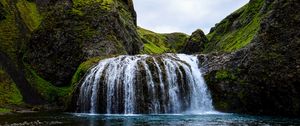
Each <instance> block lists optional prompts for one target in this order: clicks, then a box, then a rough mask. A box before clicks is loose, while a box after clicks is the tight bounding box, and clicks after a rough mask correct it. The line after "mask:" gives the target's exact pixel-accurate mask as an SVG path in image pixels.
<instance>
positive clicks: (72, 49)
mask: <svg viewBox="0 0 300 126" xmlns="http://www.w3.org/2000/svg"><path fill="white" fill-rule="evenodd" d="M51 2H53V1H50V2H48V3H40V4H48V6H49V7H47V9H45V8H43V9H44V10H46V11H45V14H46V17H45V19H44V21H43V22H42V24H41V26H40V28H39V29H38V30H36V31H35V33H34V34H33V35H32V36H33V37H32V38H31V40H30V42H29V44H28V47H29V49H28V53H27V56H26V62H27V63H29V64H30V65H31V66H32V67H33V68H34V70H35V71H37V73H38V74H39V75H40V76H41V77H43V78H44V79H46V80H47V81H50V82H51V83H52V84H54V85H56V86H63V85H66V84H69V82H70V80H71V78H72V75H73V74H74V73H75V71H76V69H77V67H78V66H79V64H80V63H82V62H83V61H84V60H87V59H89V58H92V57H97V56H108V55H120V54H137V53H139V52H140V49H141V47H142V43H141V40H140V38H139V36H138V34H137V32H136V26H135V19H134V18H135V17H130V16H129V17H124V15H125V14H127V13H128V14H129V15H130V14H131V13H133V12H134V9H133V5H130V3H128V4H129V5H128V6H130V7H128V6H127V5H126V4H116V5H114V6H118V7H116V8H117V9H123V11H122V12H121V11H119V10H114V9H111V10H110V9H109V8H108V9H107V8H105V7H103V6H102V5H99V4H91V5H84V6H82V5H81V6H80V7H75V6H74V5H73V4H72V1H68V0H66V1H58V2H56V3H55V4H53V3H51ZM116 2H117V1H116ZM100 4H101V3H100ZM131 4H132V3H131ZM50 5H52V6H50ZM124 10H125V11H127V12H124ZM134 13H135V12H134ZM132 16H133V15H132Z"/></svg>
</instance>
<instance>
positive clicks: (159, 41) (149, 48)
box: [138, 27, 189, 54]
mask: <svg viewBox="0 0 300 126" xmlns="http://www.w3.org/2000/svg"><path fill="white" fill-rule="evenodd" d="M138 33H139V35H140V36H141V38H142V40H143V43H144V49H143V50H142V51H141V53H144V54H162V53H171V52H173V53H175V52H178V51H180V50H181V49H182V48H183V46H184V45H185V43H186V41H187V39H188V37H189V36H188V35H186V34H184V33H170V34H160V33H155V32H152V31H150V30H146V29H143V28H141V27H139V28H138Z"/></svg>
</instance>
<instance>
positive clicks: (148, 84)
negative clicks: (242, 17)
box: [77, 54, 213, 114]
mask: <svg viewBox="0 0 300 126" xmlns="http://www.w3.org/2000/svg"><path fill="white" fill-rule="evenodd" d="M198 64H199V63H198V59H197V57H196V56H190V55H185V54H164V55H160V56H150V55H137V56H125V55H123V56H119V57H116V58H110V59H105V60H102V61H100V62H99V63H98V65H96V66H95V67H93V68H91V69H90V70H89V72H88V73H87V75H86V76H85V79H84V80H83V82H82V84H81V85H80V87H79V88H80V92H79V97H78V100H77V112H83V113H101V114H164V113H182V112H186V111H197V112H208V111H212V110H213V107H212V100H211V96H210V93H209V91H208V89H207V87H206V84H205V82H204V79H203V77H202V75H201V70H200V68H199V66H198Z"/></svg>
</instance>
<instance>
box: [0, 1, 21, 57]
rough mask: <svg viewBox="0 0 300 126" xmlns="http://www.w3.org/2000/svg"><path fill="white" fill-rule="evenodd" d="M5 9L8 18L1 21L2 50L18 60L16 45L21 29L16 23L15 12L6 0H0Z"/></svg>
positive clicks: (0, 48) (0, 39) (0, 40)
mask: <svg viewBox="0 0 300 126" xmlns="http://www.w3.org/2000/svg"><path fill="white" fill-rule="evenodd" d="M0 2H1V4H2V5H3V7H4V8H3V9H4V10H6V12H7V14H6V16H5V17H6V18H5V19H4V20H1V21H0V50H1V51H3V52H5V53H6V54H7V55H9V57H10V58H12V59H14V61H15V60H16V57H17V56H16V52H17V49H16V45H15V41H16V40H17V39H18V35H19V32H20V31H19V29H18V27H17V24H16V19H15V16H14V12H13V11H12V10H11V8H10V6H9V4H8V3H7V1H6V0H0Z"/></svg>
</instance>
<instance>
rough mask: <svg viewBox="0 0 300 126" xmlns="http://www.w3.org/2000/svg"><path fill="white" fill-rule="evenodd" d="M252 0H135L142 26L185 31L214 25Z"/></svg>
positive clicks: (161, 29) (206, 30) (152, 28)
mask: <svg viewBox="0 0 300 126" xmlns="http://www.w3.org/2000/svg"><path fill="white" fill-rule="evenodd" d="M248 1H249V0H134V4H135V10H136V12H137V14H138V25H139V26H141V27H144V28H147V29H150V30H153V31H155V32H159V33H167V32H185V33H188V34H191V33H192V32H193V31H195V30H196V29H198V28H200V29H202V30H204V32H205V33H208V32H209V30H210V28H211V27H213V26H214V25H215V24H216V23H218V22H220V21H221V20H222V19H224V18H225V17H226V16H228V15H229V14H230V13H232V12H233V11H235V10H237V9H238V8H240V7H242V6H243V5H245V4H246V3H247V2H248Z"/></svg>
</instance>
